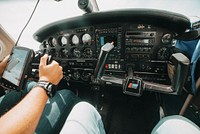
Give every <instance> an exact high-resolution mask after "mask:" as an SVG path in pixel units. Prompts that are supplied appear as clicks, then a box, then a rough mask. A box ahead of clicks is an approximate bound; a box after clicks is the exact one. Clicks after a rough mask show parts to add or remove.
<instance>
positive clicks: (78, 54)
mask: <svg viewBox="0 0 200 134" xmlns="http://www.w3.org/2000/svg"><path fill="white" fill-rule="evenodd" d="M72 54H73V56H74V57H76V58H80V57H81V52H80V50H78V48H74V49H73V50H72Z"/></svg>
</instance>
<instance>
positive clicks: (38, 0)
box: [15, 0, 40, 46]
mask: <svg viewBox="0 0 200 134" xmlns="http://www.w3.org/2000/svg"><path fill="white" fill-rule="evenodd" d="M39 2H40V0H37V3H36V4H35V7H34V9H33V11H32V13H31V16H30V17H29V19H28V21H27V23H26V25H25V26H24V28H23V29H22V31H21V32H20V34H19V37H18V38H17V41H16V43H15V46H17V44H18V42H19V39H20V38H21V36H22V34H23V32H24V30H25V29H26V27H27V26H28V24H29V22H30V21H31V19H32V17H33V14H34V13H35V11H36V8H37V6H38V4H39Z"/></svg>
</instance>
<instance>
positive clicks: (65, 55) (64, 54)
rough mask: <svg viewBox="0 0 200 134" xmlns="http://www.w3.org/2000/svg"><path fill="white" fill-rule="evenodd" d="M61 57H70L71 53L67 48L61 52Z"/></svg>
mask: <svg viewBox="0 0 200 134" xmlns="http://www.w3.org/2000/svg"><path fill="white" fill-rule="evenodd" d="M60 56H61V57H69V51H68V50H67V49H65V48H63V49H61V50H60Z"/></svg>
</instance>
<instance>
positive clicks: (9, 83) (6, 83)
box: [1, 46, 34, 90]
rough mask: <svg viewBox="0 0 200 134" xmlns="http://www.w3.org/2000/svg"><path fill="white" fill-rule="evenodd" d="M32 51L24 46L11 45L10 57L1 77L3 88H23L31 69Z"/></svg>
mask: <svg viewBox="0 0 200 134" xmlns="http://www.w3.org/2000/svg"><path fill="white" fill-rule="evenodd" d="M33 57H34V51H33V50H32V49H29V48H25V47H19V46H16V47H13V49H12V51H11V54H10V58H9V60H8V63H7V65H6V68H5V70H4V72H3V75H2V78H1V85H2V86H3V87H4V89H10V90H11V89H14V90H23V86H24V83H25V82H26V80H27V78H28V74H29V73H30V71H31V63H32V60H33Z"/></svg>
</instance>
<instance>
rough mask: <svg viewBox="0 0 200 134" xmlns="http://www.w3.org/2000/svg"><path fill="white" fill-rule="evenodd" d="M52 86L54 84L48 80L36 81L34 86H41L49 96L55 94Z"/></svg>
mask: <svg viewBox="0 0 200 134" xmlns="http://www.w3.org/2000/svg"><path fill="white" fill-rule="evenodd" d="M53 86H54V85H53V84H52V83H50V82H48V81H38V83H37V84H36V85H35V86H34V87H41V88H43V89H44V90H45V91H46V93H47V95H48V97H50V98H51V97H53V96H54V95H55V90H54V88H53Z"/></svg>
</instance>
